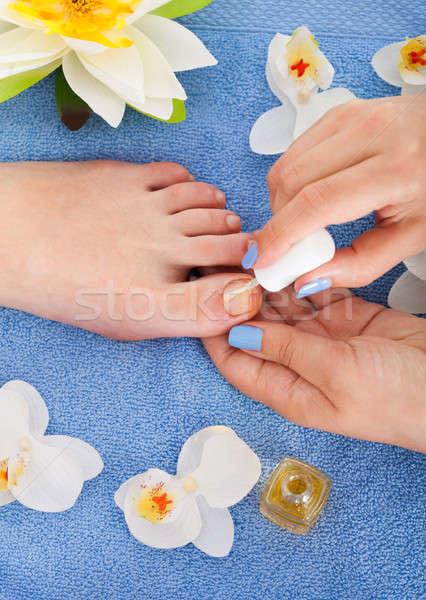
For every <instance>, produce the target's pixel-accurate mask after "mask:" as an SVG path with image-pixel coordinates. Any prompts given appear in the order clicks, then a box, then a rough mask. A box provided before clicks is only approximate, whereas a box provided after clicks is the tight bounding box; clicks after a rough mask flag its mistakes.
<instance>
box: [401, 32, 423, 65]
mask: <svg viewBox="0 0 426 600" xmlns="http://www.w3.org/2000/svg"><path fill="white" fill-rule="evenodd" d="M425 66H426V42H425V40H424V36H422V37H421V38H413V39H412V40H407V43H406V45H405V46H403V48H401V60H400V63H399V68H400V69H407V70H408V71H418V70H419V68H421V67H425Z"/></svg>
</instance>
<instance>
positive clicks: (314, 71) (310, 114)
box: [250, 27, 355, 154]
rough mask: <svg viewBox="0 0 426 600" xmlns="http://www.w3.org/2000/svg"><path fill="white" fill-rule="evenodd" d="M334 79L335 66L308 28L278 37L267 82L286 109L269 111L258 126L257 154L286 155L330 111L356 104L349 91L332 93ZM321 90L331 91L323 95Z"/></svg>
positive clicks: (252, 137)
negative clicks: (295, 142)
mask: <svg viewBox="0 0 426 600" xmlns="http://www.w3.org/2000/svg"><path fill="white" fill-rule="evenodd" d="M333 77H334V68H333V65H332V64H331V63H330V62H329V61H328V60H327V58H326V57H325V56H324V54H323V53H322V52H321V51H320V49H319V47H318V42H316V40H315V38H314V36H313V35H312V33H311V32H310V31H309V29H308V28H307V27H299V28H298V29H296V31H295V32H294V33H293V35H292V36H291V37H290V36H288V35H282V34H280V33H278V34H277V35H276V36H275V37H274V39H273V40H272V42H271V44H270V46H269V51H268V60H267V64H266V78H267V80H268V84H269V87H270V88H271V90H272V92H273V93H274V94H275V96H276V97H277V98H278V99H279V100H280V101H281V102H282V106H278V107H276V108H273V109H272V110H269V111H268V112H266V113H265V114H263V115H262V116H261V117H260V118H259V119H258V120H257V121H256V123H255V124H254V126H253V128H252V130H251V134H250V146H251V149H252V150H253V152H257V153H258V154H278V153H282V152H285V150H287V148H288V147H289V146H290V145H291V144H292V143H293V142H294V140H295V139H296V138H298V137H299V136H300V135H301V134H302V133H304V132H305V131H306V130H307V129H309V127H311V125H313V124H314V123H315V122H316V121H318V120H319V119H321V117H322V116H323V115H325V113H326V112H327V111H329V110H330V109H331V108H333V107H334V106H338V105H339V104H344V103H345V102H349V101H350V100H353V99H354V98H355V96H354V94H352V92H350V91H349V90H347V89H345V88H334V89H332V90H328V88H329V87H330V85H331V83H332V81H333ZM319 89H322V90H327V91H325V92H322V93H319V92H318V90H319Z"/></svg>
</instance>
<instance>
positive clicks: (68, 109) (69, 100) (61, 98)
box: [55, 67, 92, 131]
mask: <svg viewBox="0 0 426 600" xmlns="http://www.w3.org/2000/svg"><path fill="white" fill-rule="evenodd" d="M55 93H56V108H57V109H58V113H59V116H60V118H61V121H62V123H63V124H64V125H66V126H67V127H68V129H70V130H71V131H78V130H79V129H81V127H83V125H84V124H85V123H86V121H87V119H88V118H89V117H90V115H91V114H92V109H91V108H90V107H89V106H88V105H87V104H86V102H84V100H82V99H81V98H80V97H79V96H77V94H76V93H75V92H74V91H73V90H72V89H71V88H70V86H69V84H68V81H67V80H66V79H65V75H64V72H63V70H62V67H61V68H60V69H58V70H57V71H56V85H55Z"/></svg>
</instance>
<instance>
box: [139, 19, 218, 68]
mask: <svg viewBox="0 0 426 600" xmlns="http://www.w3.org/2000/svg"><path fill="white" fill-rule="evenodd" d="M135 26H136V27H137V28H138V29H139V30H140V31H141V32H142V33H144V34H145V35H147V36H148V38H149V39H150V40H151V41H152V42H154V44H155V45H156V46H157V47H158V48H159V50H160V51H161V53H162V54H163V56H164V58H165V59H166V61H167V62H168V63H169V65H170V67H171V68H172V69H173V71H188V70H190V69H198V68H200V67H207V66H213V65H217V60H216V59H215V58H214V56H212V54H210V52H209V51H208V50H207V48H206V47H205V45H204V44H203V42H202V41H201V40H199V39H198V37H197V36H196V35H195V34H193V33H192V31H189V29H186V27H183V25H180V24H179V23H176V22H175V21H171V20H170V19H165V18H163V17H157V16H155V15H146V16H145V17H144V18H143V19H141V20H140V21H138V22H137V23H136V24H135Z"/></svg>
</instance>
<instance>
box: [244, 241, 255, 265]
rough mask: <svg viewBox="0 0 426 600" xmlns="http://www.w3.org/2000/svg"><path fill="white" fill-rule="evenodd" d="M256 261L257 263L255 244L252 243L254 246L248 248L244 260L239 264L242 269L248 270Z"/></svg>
mask: <svg viewBox="0 0 426 600" xmlns="http://www.w3.org/2000/svg"><path fill="white" fill-rule="evenodd" d="M256 261H257V244H256V242H254V244H253V245H252V246H250V248H249V249H248V250H247V252H246V253H245V255H244V258H243V260H242V261H241V264H242V266H243V269H250V268H251V267H252V266H253V265H254V263H255V262H256Z"/></svg>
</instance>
